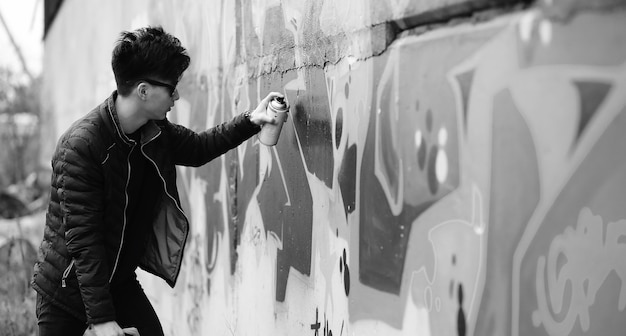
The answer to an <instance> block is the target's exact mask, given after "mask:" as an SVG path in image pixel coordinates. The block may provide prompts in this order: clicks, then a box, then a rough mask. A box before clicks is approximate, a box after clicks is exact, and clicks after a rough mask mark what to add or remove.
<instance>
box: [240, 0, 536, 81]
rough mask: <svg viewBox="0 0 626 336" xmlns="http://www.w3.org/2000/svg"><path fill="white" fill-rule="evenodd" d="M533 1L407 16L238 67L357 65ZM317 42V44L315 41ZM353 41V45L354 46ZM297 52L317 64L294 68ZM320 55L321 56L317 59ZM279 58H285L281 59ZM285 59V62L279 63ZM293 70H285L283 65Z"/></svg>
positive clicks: (270, 70) (266, 72)
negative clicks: (398, 44)
mask: <svg viewBox="0 0 626 336" xmlns="http://www.w3.org/2000/svg"><path fill="white" fill-rule="evenodd" d="M533 2H534V0H511V1H505V2H504V3H496V2H494V1H487V2H483V3H478V4H476V3H473V2H464V3H461V4H455V5H451V6H447V7H444V8H441V9H437V10H433V11H429V12H424V13H419V14H416V15H412V16H407V17H404V18H402V19H398V20H392V21H385V22H380V23H374V24H371V25H369V26H367V27H364V28H361V29H358V30H355V31H353V32H352V33H341V34H337V35H335V36H331V37H326V38H324V39H323V41H326V43H323V44H317V43H316V44H312V43H304V44H302V45H293V44H292V45H289V46H287V47H285V46H281V47H280V48H278V49H274V50H271V53H268V54H267V55H254V56H251V57H248V58H246V59H244V60H243V61H242V62H241V63H240V65H243V64H246V65H249V67H250V69H249V70H250V71H249V73H250V75H249V76H248V79H250V80H253V79H258V78H260V77H265V76H271V75H279V76H284V75H285V74H287V73H289V72H293V71H300V70H303V69H311V68H318V69H325V68H326V67H327V66H334V65H337V64H338V63H340V62H342V61H343V60H345V59H354V60H355V61H356V62H365V61H368V60H369V59H372V58H374V57H379V56H381V55H383V54H384V53H385V52H387V50H388V49H389V48H390V47H391V45H392V44H393V43H394V42H395V41H397V40H399V39H402V38H404V37H406V36H416V35H422V34H425V33H427V32H430V31H432V30H435V29H439V28H444V27H453V26H457V25H460V24H465V23H468V22H469V23H472V24H478V23H481V22H487V21H489V20H491V19H494V18H496V17H498V16H501V15H504V14H509V13H514V12H519V11H523V10H526V9H527V8H529V7H530V6H532V4H533ZM316 41H317V40H316ZM355 41H356V42H355ZM355 48H356V49H358V50H368V51H366V52H363V53H358V52H354V49H355ZM296 49H299V50H298V52H300V54H301V55H309V56H310V57H309V58H312V59H318V60H319V61H318V62H306V61H304V62H300V63H301V64H300V65H295V53H296V52H297V51H296ZM320 50H321V51H322V55H321V56H320V55H317V54H319V53H320ZM281 55H287V56H286V57H281ZM359 55H360V56H359ZM285 59H287V62H280V61H281V60H283V61H284V60H285ZM289 63H291V64H293V66H285V64H289Z"/></svg>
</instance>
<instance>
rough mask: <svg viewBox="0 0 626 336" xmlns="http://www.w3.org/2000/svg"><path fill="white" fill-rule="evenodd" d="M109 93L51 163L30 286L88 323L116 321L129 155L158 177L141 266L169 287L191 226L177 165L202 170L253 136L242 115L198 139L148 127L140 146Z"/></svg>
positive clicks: (66, 137) (170, 128)
mask: <svg viewBox="0 0 626 336" xmlns="http://www.w3.org/2000/svg"><path fill="white" fill-rule="evenodd" d="M116 97H117V94H116V92H114V93H113V94H112V95H111V96H110V97H109V98H108V99H107V100H105V101H104V102H103V103H102V104H101V105H100V106H99V107H97V108H96V109H94V110H93V111H91V112H90V113H89V114H88V115H87V116H85V117H84V118H83V119H81V120H79V121H77V122H75V123H74V124H73V125H72V126H71V127H70V128H69V129H68V130H67V131H66V132H65V134H63V136H62V137H61V138H60V140H59V142H58V144H57V148H56V151H55V154H54V156H53V158H52V182H51V191H50V204H49V207H48V212H47V214H46V227H45V231H44V237H43V241H42V243H41V247H40V251H39V257H38V261H37V263H36V264H35V273H34V276H33V287H34V288H35V290H36V291H37V292H39V293H40V294H41V295H43V296H44V297H46V298H47V299H48V300H52V301H53V302H54V303H56V304H57V305H59V306H61V307H63V308H65V309H66V310H67V311H69V312H71V313H72V314H73V315H75V316H76V317H78V318H80V319H82V320H84V321H86V322H87V323H101V322H107V321H112V320H115V310H114V308H113V303H112V300H111V296H110V293H109V286H110V282H111V279H112V278H113V275H114V274H115V271H116V267H117V265H118V263H119V260H118V259H119V254H120V251H121V250H122V245H123V244H128V243H132V242H126V241H124V229H125V226H126V224H127V223H126V213H125V208H126V205H127V201H128V200H127V195H126V187H127V183H128V179H129V163H128V158H129V155H130V152H131V151H133V150H134V151H137V150H139V151H141V153H142V154H143V155H144V156H145V157H146V158H147V159H148V161H149V162H151V163H152V164H153V165H154V166H155V168H156V171H157V172H158V175H159V177H160V180H161V181H162V186H161V188H159V190H160V191H161V195H160V196H159V197H158V200H159V201H158V202H159V204H158V209H159V212H158V214H157V215H156V218H155V220H154V222H153V224H152V228H153V229H152V235H151V237H149V240H148V246H147V249H146V253H145V255H144V256H143V257H142V260H141V262H140V267H141V268H142V269H144V270H146V271H148V272H150V273H152V274H155V275H157V276H159V277H161V278H163V279H164V280H165V281H166V282H167V283H168V284H169V285H170V286H172V287H173V286H174V284H175V282H176V278H177V277H178V273H179V271H180V265H181V261H182V257H183V250H184V247H185V240H186V238H187V234H188V230H189V223H188V221H187V218H186V217H185V215H184V214H183V211H182V209H181V206H180V200H179V197H178V191H177V189H176V168H175V165H185V166H200V165H203V164H205V163H207V162H209V161H210V160H212V159H214V158H216V157H218V156H220V155H221V154H223V153H225V152H227V151H228V150H230V149H232V148H234V147H236V146H238V145H239V144H241V143H242V142H243V141H245V140H246V139H248V138H250V137H251V136H252V135H254V134H255V133H256V132H258V130H259V128H258V126H256V125H254V124H252V123H251V122H250V121H249V120H248V119H247V118H245V117H244V116H243V115H238V116H236V117H235V118H234V119H233V120H231V121H230V122H227V123H224V124H222V125H219V126H216V127H214V128H212V129H209V130H207V131H205V132H202V133H195V132H193V131H191V130H189V129H187V128H185V127H182V126H180V125H175V124H172V123H170V122H169V121H167V120H163V121H159V122H152V121H151V122H148V123H147V124H146V125H144V126H143V127H142V128H141V141H140V143H137V144H135V142H134V141H132V140H130V139H129V138H128V137H126V136H125V135H124V134H123V132H121V128H120V125H119V121H118V120H117V113H116V111H115V99H116Z"/></svg>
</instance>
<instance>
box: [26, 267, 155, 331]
mask: <svg viewBox="0 0 626 336" xmlns="http://www.w3.org/2000/svg"><path fill="white" fill-rule="evenodd" d="M111 295H112V297H113V304H114V306H115V315H116V318H117V323H118V324H119V325H120V327H122V328H127V327H135V328H137V329H138V330H139V334H141V336H163V328H162V327H161V322H159V318H158V317H157V315H156V313H155V312H154V308H152V305H151V304H150V301H149V300H148V298H147V297H146V294H145V293H144V292H143V289H142V288H141V286H140V285H139V282H137V280H136V279H134V278H133V279H129V281H127V282H126V283H124V284H122V285H118V286H115V287H113V288H112V289H111ZM37 320H38V324H39V336H82V335H83V333H84V332H85V329H86V328H87V325H86V324H85V322H83V321H81V320H79V319H77V318H76V317H74V316H73V315H71V314H70V313H68V312H66V311H65V310H63V309H62V308H59V307H58V306H57V305H55V304H53V303H51V302H49V301H47V300H46V299H44V298H43V297H42V296H41V295H40V294H37Z"/></svg>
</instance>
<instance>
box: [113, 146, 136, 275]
mask: <svg viewBox="0 0 626 336" xmlns="http://www.w3.org/2000/svg"><path fill="white" fill-rule="evenodd" d="M131 141H132V147H131V148H130V152H128V157H127V158H126V159H127V161H128V177H127V178H126V186H125V187H124V196H125V198H126V200H125V203H124V226H123V227H122V237H121V239H120V248H119V249H118V250H117V256H116V257H115V264H113V271H112V272H111V277H110V278H109V283H111V281H113V276H114V275H115V271H116V270H117V264H118V263H119V261H120V255H121V254H122V246H123V245H124V233H125V232H126V210H127V208H128V184H129V183H130V169H131V168H130V156H131V155H132V154H133V149H135V144H136V142H135V141H134V140H131Z"/></svg>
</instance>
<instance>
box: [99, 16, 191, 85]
mask: <svg viewBox="0 0 626 336" xmlns="http://www.w3.org/2000/svg"><path fill="white" fill-rule="evenodd" d="M189 62H190V58H189V56H188V55H187V51H186V50H185V48H184V47H183V46H182V45H181V44H180V41H179V40H178V39H177V38H176V37H174V36H172V35H170V34H168V33H166V32H165V31H163V28H161V27H146V28H140V29H137V30H134V31H124V32H122V33H121V34H120V39H119V40H118V41H117V43H116V45H115V48H113V55H112V57H111V66H112V67H113V74H114V75H115V82H116V83H117V91H118V93H119V94H120V95H122V96H127V95H128V94H130V92H131V91H132V88H133V86H134V85H135V84H136V82H137V80H139V79H142V78H148V79H162V80H169V81H171V82H172V83H176V82H178V80H179V79H180V76H181V75H182V74H183V72H184V71H185V70H186V69H187V67H189Z"/></svg>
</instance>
